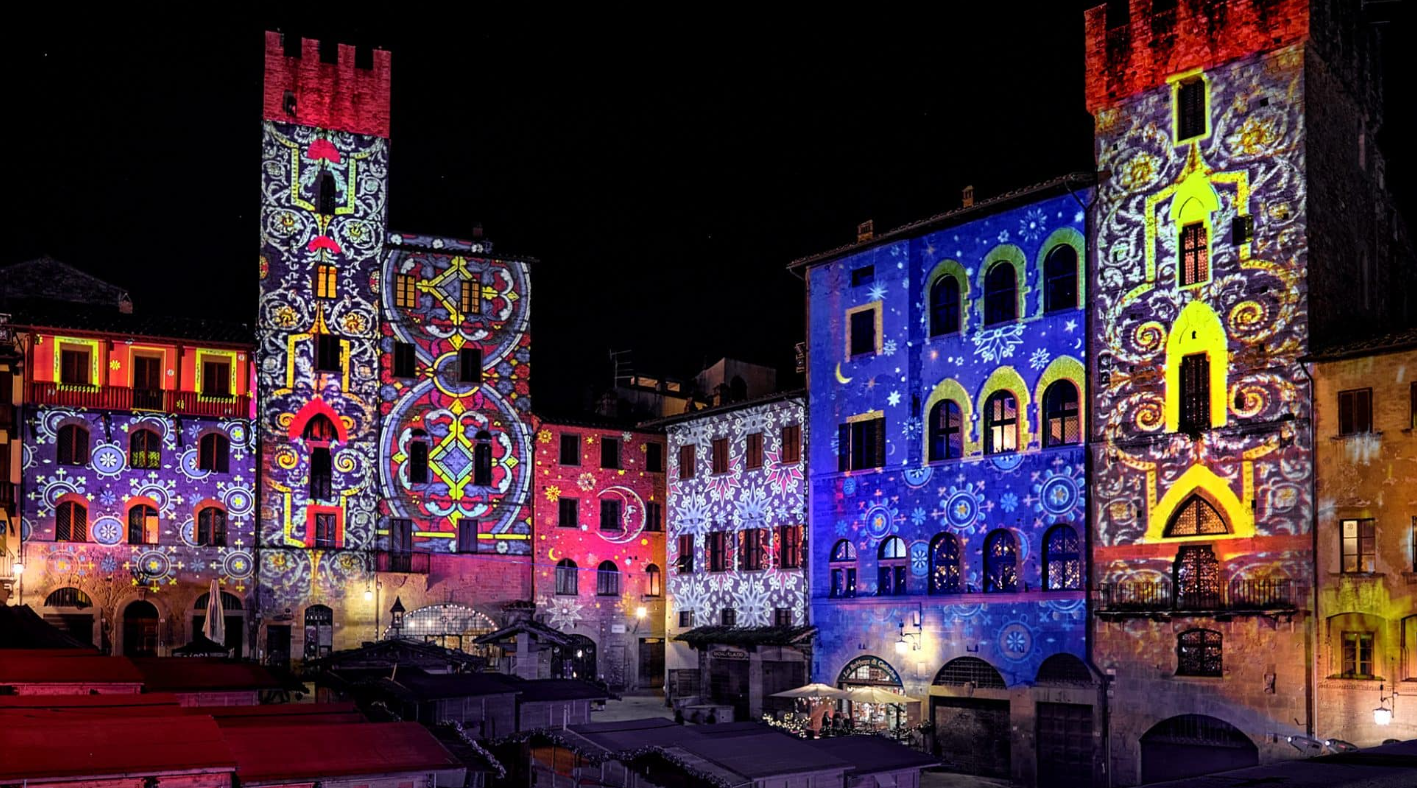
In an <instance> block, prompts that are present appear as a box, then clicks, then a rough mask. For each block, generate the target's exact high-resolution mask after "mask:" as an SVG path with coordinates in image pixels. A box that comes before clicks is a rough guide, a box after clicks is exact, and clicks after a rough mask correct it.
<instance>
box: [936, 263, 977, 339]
mask: <svg viewBox="0 0 1417 788" xmlns="http://www.w3.org/2000/svg"><path fill="white" fill-rule="evenodd" d="M946 275H948V276H953V277H954V278H955V279H956V280H957V281H958V282H959V331H958V332H952V333H950V334H940V335H939V336H953V335H954V333H960V334H963V333H965V332H967V331H968V330H969V310H970V307H971V306H972V305H973V304H974V299H973V298H972V297H971V296H970V293H972V292H974V291H973V289H972V288H971V287H970V286H969V274H968V273H966V272H965V270H964V266H963V265H961V264H960V262H959V261H958V260H941V261H940V262H938V263H936V264H935V267H934V268H931V269H930V275H929V276H927V277H925V315H926V320H929V315H930V292H931V291H932V290H933V289H934V288H935V282H936V281H938V280H939V278H940V277H942V276H946ZM934 328H935V327H934V326H931V325H928V324H927V325H926V326H925V333H926V338H927V341H928V340H929V339H933V338H934V334H932V333H931V332H932V331H934Z"/></svg>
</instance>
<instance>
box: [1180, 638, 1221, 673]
mask: <svg viewBox="0 0 1417 788" xmlns="http://www.w3.org/2000/svg"><path fill="white" fill-rule="evenodd" d="M1176 675H1177V676H1221V675H1224V672H1223V671H1222V670H1221V636H1220V633H1219V632H1216V631H1215V630H1213V629H1188V630H1186V631H1185V632H1182V633H1181V634H1180V635H1178V636H1177V637H1176Z"/></svg>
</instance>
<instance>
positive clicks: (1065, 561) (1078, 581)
mask: <svg viewBox="0 0 1417 788" xmlns="http://www.w3.org/2000/svg"><path fill="white" fill-rule="evenodd" d="M1056 539H1063V540H1068V539H1071V541H1072V549H1071V550H1060V549H1058V548H1057V547H1055V545H1054V541H1055V540H1056ZM1066 546H1067V545H1066V544H1064V545H1060V546H1059V547H1066ZM1082 552H1083V550H1082V537H1081V535H1079V534H1078V530H1077V529H1076V528H1074V527H1073V526H1072V524H1070V523H1057V524H1055V525H1054V526H1053V527H1051V528H1049V529H1048V530H1047V531H1045V532H1044V533H1043V590H1044V591H1081V590H1082V589H1083V586H1084V583H1083V578H1082V573H1083V562H1082ZM1059 570H1061V571H1062V573H1063V581H1062V582H1061V583H1059V582H1057V580H1056V577H1055V573H1056V572H1057V571H1059Z"/></svg>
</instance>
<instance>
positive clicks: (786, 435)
mask: <svg viewBox="0 0 1417 788" xmlns="http://www.w3.org/2000/svg"><path fill="white" fill-rule="evenodd" d="M781 440H782V457H781V458H780V459H779V460H778V462H779V463H781V464H783V465H792V464H794V463H799V462H801V461H802V425H801V424H784V425H783V426H782V436H781Z"/></svg>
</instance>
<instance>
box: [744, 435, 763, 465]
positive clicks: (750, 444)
mask: <svg viewBox="0 0 1417 788" xmlns="http://www.w3.org/2000/svg"><path fill="white" fill-rule="evenodd" d="M762 467H763V434H762V433H761V432H750V433H748V435H747V436H746V437H744V439H743V468H744V470H749V471H755V470H758V469H759V468H762Z"/></svg>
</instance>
